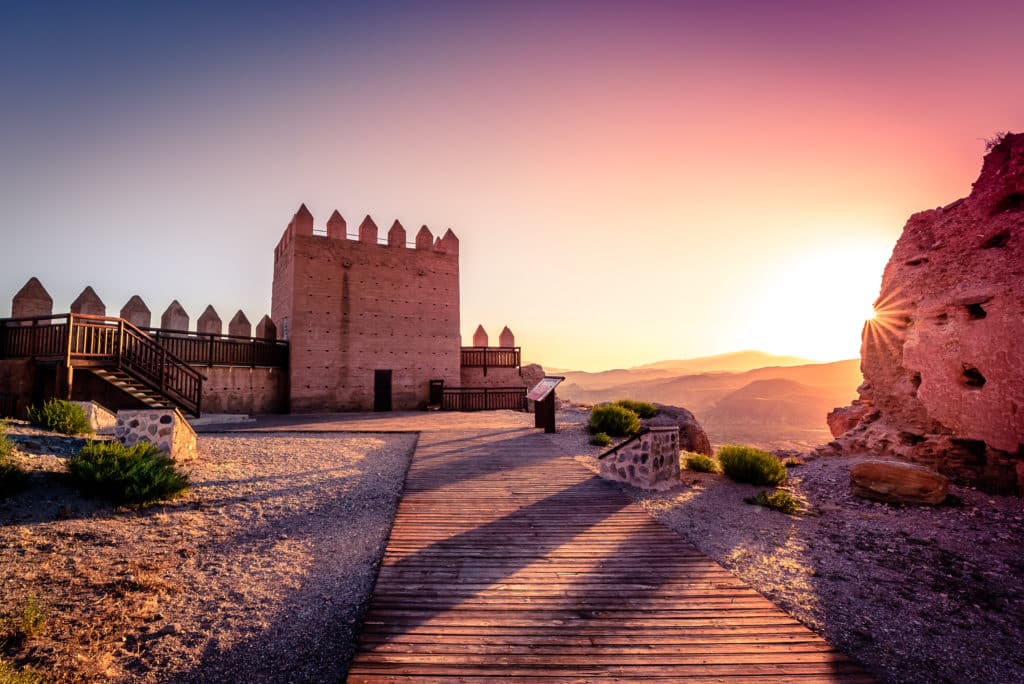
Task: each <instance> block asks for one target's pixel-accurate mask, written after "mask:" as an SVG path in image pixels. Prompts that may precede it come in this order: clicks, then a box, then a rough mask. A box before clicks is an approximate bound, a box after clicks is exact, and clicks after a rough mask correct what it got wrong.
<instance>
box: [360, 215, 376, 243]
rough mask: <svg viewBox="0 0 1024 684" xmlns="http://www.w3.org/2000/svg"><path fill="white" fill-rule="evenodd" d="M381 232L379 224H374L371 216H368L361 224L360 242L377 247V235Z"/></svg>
mask: <svg viewBox="0 0 1024 684" xmlns="http://www.w3.org/2000/svg"><path fill="white" fill-rule="evenodd" d="M379 232H380V230H379V229H378V228H377V224H376V223H374V222H373V219H372V218H370V215H369V214H367V215H366V218H364V219H363V222H362V223H360V224H359V241H360V242H365V243H366V244H370V245H375V244H377V235H378V234H379Z"/></svg>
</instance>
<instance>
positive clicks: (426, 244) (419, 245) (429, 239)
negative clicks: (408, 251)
mask: <svg viewBox="0 0 1024 684" xmlns="http://www.w3.org/2000/svg"><path fill="white" fill-rule="evenodd" d="M433 247H434V234H433V233H431V232H430V229H429V228H427V227H426V226H421V227H420V230H419V232H418V233H416V249H432V248H433Z"/></svg>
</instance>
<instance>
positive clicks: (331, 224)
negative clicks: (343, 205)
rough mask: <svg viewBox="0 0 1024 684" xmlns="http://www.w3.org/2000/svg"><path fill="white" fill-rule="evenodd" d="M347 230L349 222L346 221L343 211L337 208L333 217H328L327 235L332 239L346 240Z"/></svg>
mask: <svg viewBox="0 0 1024 684" xmlns="http://www.w3.org/2000/svg"><path fill="white" fill-rule="evenodd" d="M347 231H348V224H347V223H346V222H345V218H344V217H343V216H342V215H341V212H339V211H338V210H337V209H335V210H334V213H333V214H331V217H330V218H329V219H327V237H329V238H330V239H332V240H344V239H346V238H347V234H346V232H347Z"/></svg>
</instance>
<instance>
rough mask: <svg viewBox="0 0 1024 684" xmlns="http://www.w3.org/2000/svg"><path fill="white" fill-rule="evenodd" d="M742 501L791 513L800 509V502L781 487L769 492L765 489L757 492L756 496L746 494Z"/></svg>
mask: <svg viewBox="0 0 1024 684" xmlns="http://www.w3.org/2000/svg"><path fill="white" fill-rule="evenodd" d="M744 501H745V502H746V503H748V504H754V505H755V506H764V507H765V508H770V509H772V510H773V511H779V512H781V513H788V514H789V515H793V514H795V513H797V512H798V511H799V510H800V504H799V503H798V502H797V500H796V499H795V498H793V495H792V494H790V493H789V492H787V491H785V490H783V489H777V490H775V491H774V492H772V493H771V494H769V493H768V492H767V491H763V492H758V494H757V496H748V497H747V498H746V499H744Z"/></svg>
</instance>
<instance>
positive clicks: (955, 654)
mask: <svg viewBox="0 0 1024 684" xmlns="http://www.w3.org/2000/svg"><path fill="white" fill-rule="evenodd" d="M585 416H586V414H585V413H582V412H573V411H563V412H561V413H560V414H559V419H560V421H564V422H562V423H561V424H560V425H559V429H560V432H559V434H558V435H556V440H557V442H558V444H559V445H560V446H561V447H562V448H564V449H565V450H567V451H568V452H569V453H573V454H576V455H577V456H576V458H577V460H579V461H580V462H581V463H582V464H583V465H584V466H585V467H588V468H590V469H591V470H595V472H596V469H597V463H598V462H597V460H596V458H595V457H596V455H598V454H599V453H600V452H601V451H602V450H601V449H599V448H597V447H592V446H590V445H589V444H588V442H587V439H588V436H587V435H586V433H585V432H584V430H583V422H584V421H585ZM805 459H806V457H805ZM805 459H801V460H805ZM859 460H861V458H860V457H841V458H837V457H820V458H816V459H810V460H805V463H804V464H803V465H800V466H796V467H793V468H791V469H790V479H789V481H788V482H787V484H786V486H785V487H786V488H787V489H789V490H790V491H792V492H793V493H794V494H795V495H797V497H798V498H802V499H803V500H804V502H805V504H806V507H807V513H806V514H803V515H796V516H791V515H784V514H782V513H778V512H775V511H771V510H768V509H766V508H761V507H758V506H752V505H749V504H745V503H743V499H744V498H745V497H749V496H751V495H753V494H756V493H757V492H758V491H761V490H762V489H764V488H763V487H754V486H751V485H745V484H739V483H735V482H732V481H731V480H728V479H727V478H725V477H724V476H722V475H711V474H703V473H694V472H689V471H685V472H684V477H683V483H682V484H681V485H680V486H677V487H674V488H672V489H670V490H668V491H662V492H645V491H642V490H638V489H635V488H633V487H629V486H623V491H625V492H626V494H627V495H629V496H630V497H631V498H632V499H633V500H634V501H636V502H637V503H638V504H640V505H641V506H642V507H643V508H644V509H646V510H647V511H649V512H650V513H651V514H652V515H654V516H655V517H656V518H658V519H659V520H660V521H662V522H663V523H664V524H666V525H667V526H669V527H671V528H672V529H674V530H676V531H677V532H678V533H679V534H680V535H682V536H683V537H684V538H686V539H688V540H689V541H690V542H692V543H693V544H694V545H695V546H696V547H697V548H699V549H700V550H701V551H703V552H704V553H707V554H708V555H710V556H711V557H713V558H714V559H715V560H717V561H718V562H719V563H721V564H722V565H724V566H725V567H727V568H729V569H730V570H732V571H733V572H735V573H736V574H737V575H738V576H740V577H741V578H743V579H744V580H745V581H746V582H748V583H749V584H750V585H751V586H753V587H754V588H755V589H757V590H758V591H760V592H761V593H762V594H764V595H765V596H767V597H768V598H770V599H771V600H773V601H775V602H776V603H777V604H778V605H779V606H781V607H782V608H783V609H784V610H786V611H787V612H789V613H790V614H791V615H793V616H794V617H796V618H797V619H799V620H800V621H801V622H803V623H804V624H806V625H808V626H809V627H811V628H812V629H814V630H815V631H817V632H818V633H819V634H821V635H822V636H824V637H825V638H826V639H828V640H829V641H831V642H832V643H834V644H835V645H837V646H838V647H839V648H841V649H842V650H843V651H845V652H846V653H848V654H850V655H851V656H853V657H855V658H857V659H858V660H859V661H860V662H861V663H863V664H864V665H865V667H867V668H868V669H869V670H870V671H871V672H873V673H874V674H875V675H877V676H878V677H879V678H881V679H882V680H884V681H889V682H921V683H925V682H928V683H934V682H1022V681H1024V651H1022V650H1021V648H1020V644H1021V641H1022V639H1024V499H1021V498H1018V497H1000V496H991V495H988V494H985V493H983V492H978V491H976V490H973V489H968V488H963V487H952V493H953V494H954V495H955V496H956V497H957V498H958V499H959V502H958V503H955V504H954V505H944V506H940V507H936V508H928V507H901V506H890V505H887V504H881V503H875V502H870V501H866V500H863V499H858V498H855V497H852V496H850V493H849V472H850V468H851V467H852V466H853V464H854V463H856V462H857V461H859Z"/></svg>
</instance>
